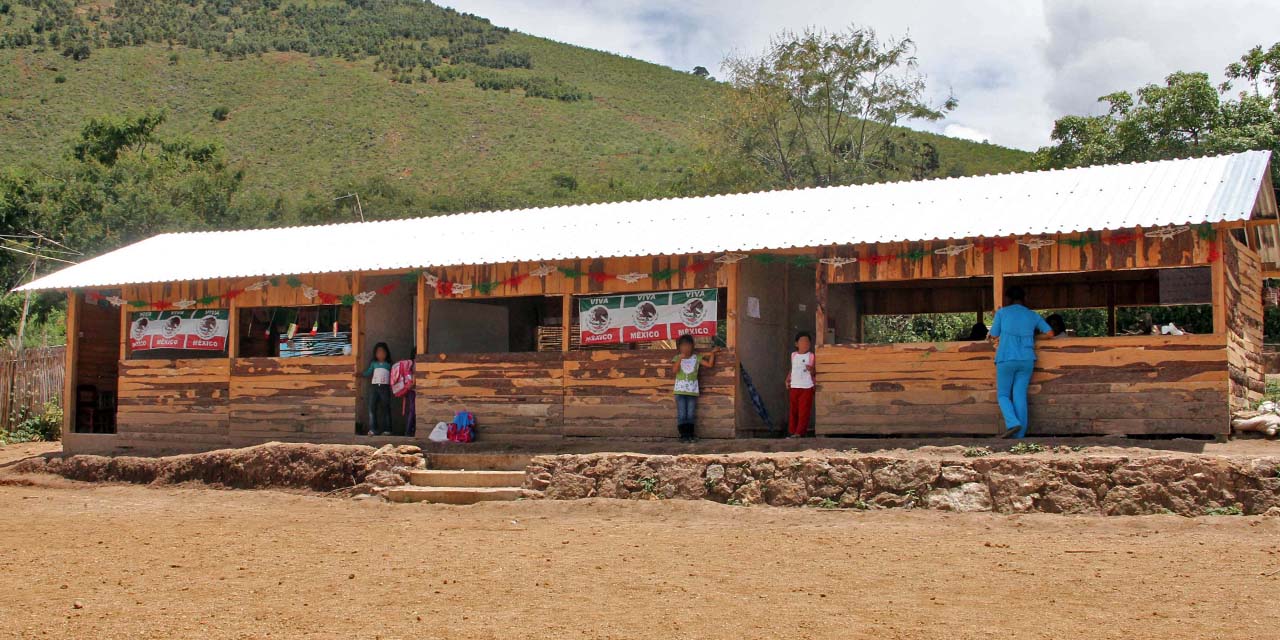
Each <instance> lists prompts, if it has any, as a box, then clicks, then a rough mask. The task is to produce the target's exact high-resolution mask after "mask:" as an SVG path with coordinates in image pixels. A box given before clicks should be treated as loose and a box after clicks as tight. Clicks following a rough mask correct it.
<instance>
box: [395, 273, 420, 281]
mask: <svg viewBox="0 0 1280 640" xmlns="http://www.w3.org/2000/svg"><path fill="white" fill-rule="evenodd" d="M421 277H422V272H421V271H410V272H409V273H406V274H404V275H402V276H400V282H417V281H418V278H421Z"/></svg>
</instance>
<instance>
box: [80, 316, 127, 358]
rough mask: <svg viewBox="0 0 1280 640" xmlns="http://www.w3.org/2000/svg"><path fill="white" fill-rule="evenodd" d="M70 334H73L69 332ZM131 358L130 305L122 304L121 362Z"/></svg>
mask: <svg viewBox="0 0 1280 640" xmlns="http://www.w3.org/2000/svg"><path fill="white" fill-rule="evenodd" d="M67 335H68V336H70V335H71V334H70V333H68V334H67ZM128 359H129V307H127V306H124V305H121V306H120V362H124V361H125V360H128Z"/></svg>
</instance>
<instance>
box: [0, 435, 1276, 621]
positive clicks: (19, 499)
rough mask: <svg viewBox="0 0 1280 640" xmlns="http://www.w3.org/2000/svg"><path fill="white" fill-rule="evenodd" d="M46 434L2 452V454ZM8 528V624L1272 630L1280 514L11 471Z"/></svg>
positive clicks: (6, 485)
mask: <svg viewBox="0 0 1280 640" xmlns="http://www.w3.org/2000/svg"><path fill="white" fill-rule="evenodd" d="M54 447H55V448H56V445H54ZM48 450H50V445H22V446H19V447H8V448H5V449H2V450H0V467H2V466H3V465H4V464H5V463H6V462H11V461H12V460H13V459H16V458H19V457H23V456H25V455H31V454H34V453H40V452H43V451H48ZM2 473H3V472H2V471H0V474H2ZM24 483H31V484H24ZM0 537H2V538H3V539H4V540H5V541H6V543H5V545H4V546H5V550H4V551H3V552H0V594H4V595H3V597H0V637H15V638H49V637H54V638H176V637H184V638H185V637H202V638H333V637H353V638H451V639H453V638H513V637H524V638H570V637H572V638H781V637H786V638H913V639H915V638H948V639H962V638H989V637H1001V638H1066V637H1072V636H1080V637H1088V638H1125V639H1136V638H1262V637H1274V634H1275V633H1276V630H1277V629H1280V607H1277V606H1276V604H1275V599H1274V596H1275V594H1277V593H1280V518H1263V517H1212V518H1197V519H1188V518H1180V517H1176V516H1153V517H1113V518H1099V517H1088V518H1086V517H1067V516H1051V515H1036V516H998V515H992V514H945V513H938V512H923V511H899V510H889V511H878V512H851V511H820V510H813V509H779V508H769V507H753V508H743V507H730V506H724V505H719V504H714V503H709V502H678V501H672V502H635V501H630V502H616V501H606V500H583V501H576V502H552V501H529V502H514V503H491V504H487V505H478V506H474V507H446V506H436V505H422V504H418V505H393V504H386V503H380V502H372V501H353V500H344V499H335V498H325V497H321V496H317V495H314V494H290V493H283V492H274V491H219V490H212V489H207V488H198V487H165V488H150V487H142V486H125V485H87V484H81V483H75V482H71V481H67V480H63V479H61V478H52V477H44V476H12V475H10V476H5V477H0ZM1268 594H1270V595H1268ZM77 604H78V605H79V608H77Z"/></svg>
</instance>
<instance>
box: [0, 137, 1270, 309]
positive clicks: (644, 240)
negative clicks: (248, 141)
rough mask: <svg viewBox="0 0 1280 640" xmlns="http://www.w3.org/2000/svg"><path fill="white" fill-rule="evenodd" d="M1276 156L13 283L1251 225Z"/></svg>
mask: <svg viewBox="0 0 1280 640" xmlns="http://www.w3.org/2000/svg"><path fill="white" fill-rule="evenodd" d="M1269 159H1270V152H1267V151H1248V152H1243V153H1236V154H1231V155H1222V156H1215V157H1206V158H1193V159H1186V160H1166V161H1160V162H1143V163H1135V164H1123V165H1103V166H1095V167H1085V168H1079V169H1064V170H1056V171H1037V172H1028V173H1013V174H1003V175H994V176H975V177H968V178H947V179H939V180H925V181H918V182H896V183H885V184H871V185H855V186H845V187H827V188H818V189H799V190H790V191H766V192H757V193H744V194H733V195H722V196H707V197H697V198H674V199H666V200H640V201H629V202H611V203H602V204H585V205H572V206H563V207H548V208H540V209H521V210H507V211H488V212H482V213H466V214H456V215H447V216H435V217H429V218H413V219H404V220H387V221H376V222H357V223H348V224H333V225H325V226H314V227H290V228H280V229H255V230H245V231H210V232H193V233H169V234H163V235H159V236H155V237H153V238H149V239H147V240H143V241H141V242H137V243H135V244H132V245H129V246H126V247H123V248H121V249H117V250H115V251H112V252H110V253H107V254H105V255H102V256H99V257H97V258H93V259H91V260H88V261H86V262H83V263H80V264H78V265H74V266H71V267H67V268H65V269H62V270H60V271H57V272H55V273H52V274H50V275H47V276H45V277H43V278H40V279H37V280H35V281H33V282H31V283H29V284H27V285H24V286H22V287H19V288H18V290H20V291H21V290H47V289H75V288H81V287H104V286H114V285H121V284H141V283H148V282H176V281H185V280H205V279H210V278H235V277H249V276H274V275H286V274H304V273H331V272H354V271H373V270H382V269H407V268H429V267H440V266H453V265H467V264H491V263H503V262H529V261H553V260H563V259H573V258H605V257H617V256H647V255H675V254H685V253H714V252H721V251H756V250H770V249H784V248H799V247H818V246H825V245H835V244H856V243H872V242H889V241H901V240H946V239H960V238H971V237H987V238H991V237H1000V236H1011V235H1033V234H1043V233H1066V232H1079V231H1090V230H1102V229H1120V228H1128V227H1148V228H1149V227H1155V226H1161V225H1166V224H1188V223H1191V224H1194V223H1200V222H1225V221H1237V220H1246V219H1248V218H1249V217H1250V214H1251V212H1252V211H1253V208H1254V202H1255V200H1256V199H1257V194H1258V192H1259V189H1260V188H1261V187H1262V186H1263V185H1266V186H1268V187H1270V177H1269V175H1268V162H1269Z"/></svg>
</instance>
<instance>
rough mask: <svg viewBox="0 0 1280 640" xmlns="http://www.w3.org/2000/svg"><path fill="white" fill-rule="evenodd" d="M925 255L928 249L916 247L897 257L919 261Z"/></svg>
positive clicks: (927, 253)
mask: <svg viewBox="0 0 1280 640" xmlns="http://www.w3.org/2000/svg"><path fill="white" fill-rule="evenodd" d="M927 255H929V252H928V251H925V250H924V249H916V250H914V251H908V252H906V253H904V254H902V255H901V256H899V257H901V258H902V259H903V260H910V261H911V262H920V261H921V260H924V258H925V256H927Z"/></svg>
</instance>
